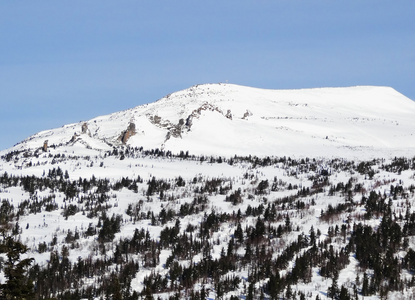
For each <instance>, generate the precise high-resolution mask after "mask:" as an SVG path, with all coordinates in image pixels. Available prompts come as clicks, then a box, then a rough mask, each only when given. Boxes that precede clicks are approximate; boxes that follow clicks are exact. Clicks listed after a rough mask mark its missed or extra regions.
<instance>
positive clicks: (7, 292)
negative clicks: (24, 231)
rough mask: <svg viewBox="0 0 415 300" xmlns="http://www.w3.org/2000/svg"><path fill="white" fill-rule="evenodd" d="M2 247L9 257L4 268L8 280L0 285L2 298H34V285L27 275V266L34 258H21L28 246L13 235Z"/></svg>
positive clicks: (20, 299) (13, 299) (8, 299)
mask: <svg viewBox="0 0 415 300" xmlns="http://www.w3.org/2000/svg"><path fill="white" fill-rule="evenodd" d="M0 249H1V251H0V252H1V253H7V259H8V260H7V262H6V266H5V268H4V275H5V277H6V279H7V280H6V282H5V283H4V284H2V285H0V293H1V296H0V298H1V299H5V300H25V299H33V296H34V292H33V288H34V286H33V283H32V281H30V279H29V278H28V277H27V276H26V272H27V268H28V267H29V266H30V264H31V263H32V261H33V258H26V259H23V260H20V255H21V254H24V253H26V251H27V247H26V246H25V245H23V244H22V243H20V242H18V241H15V240H14V239H13V238H12V237H7V238H6V240H5V241H4V243H3V244H2V245H1V248H0Z"/></svg>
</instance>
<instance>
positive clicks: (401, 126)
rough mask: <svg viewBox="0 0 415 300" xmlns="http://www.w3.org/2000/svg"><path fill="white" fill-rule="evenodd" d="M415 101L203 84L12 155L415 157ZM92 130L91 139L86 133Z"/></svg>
mask: <svg viewBox="0 0 415 300" xmlns="http://www.w3.org/2000/svg"><path fill="white" fill-rule="evenodd" d="M414 117H415V102H413V101H411V100H410V99H408V98H406V97H405V96H403V95H401V94H399V93H398V92H396V91H395V90H393V89H392V88H387V87H372V86H361V87H349V88H318V89H303V90H264V89H257V88H250V87H243V86H237V85H231V84H205V85H198V86H193V87H191V88H189V89H186V90H183V91H179V92H176V93H173V94H170V95H168V96H166V97H164V98H162V99H160V100H158V101H156V102H154V103H151V104H147V105H142V106H138V107H135V108H133V109H130V110H126V111H122V112H117V113H114V114H111V115H107V116H101V117H97V118H95V119H92V120H89V121H86V122H80V123H77V124H70V125H66V126H63V127H62V128H58V129H52V130H47V131H44V132H40V133H38V134H36V135H34V136H32V137H30V138H28V139H26V140H25V141H23V142H22V143H20V144H18V145H16V146H15V147H14V148H13V150H22V149H31V150H32V151H33V150H36V149H38V148H40V147H41V146H42V145H43V143H44V141H45V140H48V143H49V145H52V146H56V147H58V148H59V149H60V151H63V152H69V153H70V152H72V151H71V147H77V146H82V147H85V148H87V149H94V150H98V151H99V150H108V149H111V148H112V147H113V146H118V145H120V144H122V142H121V139H120V138H119V137H120V136H122V134H123V132H125V131H126V130H127V128H129V126H130V124H134V125H135V134H134V136H131V138H129V139H128V141H127V142H126V144H127V145H128V146H131V147H144V148H145V149H156V148H158V149H160V150H166V151H167V150H170V151H172V152H173V153H179V152H180V151H189V152H191V153H193V154H198V155H202V154H204V155H226V156H233V155H258V156H267V155H275V156H283V155H291V156H295V157H305V156H309V157H323V156H324V157H350V158H360V159H361V158H366V159H368V158H373V157H394V156H400V155H410V154H412V153H413V152H414V149H415V125H414V123H413V119H414ZM85 124H86V125H87V127H88V133H82V131H83V129H82V128H83V126H84V125H85Z"/></svg>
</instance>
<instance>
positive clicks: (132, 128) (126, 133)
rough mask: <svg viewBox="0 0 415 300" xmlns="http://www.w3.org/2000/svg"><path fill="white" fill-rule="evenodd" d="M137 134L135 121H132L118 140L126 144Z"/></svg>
mask: <svg viewBox="0 0 415 300" xmlns="http://www.w3.org/2000/svg"><path fill="white" fill-rule="evenodd" d="M135 134H136V131H135V124H134V123H133V122H130V125H128V128H127V130H125V131H123V132H122V133H121V135H120V137H119V138H118V140H120V141H121V142H122V143H123V144H126V143H127V141H128V140H129V139H130V137H132V136H133V135H135Z"/></svg>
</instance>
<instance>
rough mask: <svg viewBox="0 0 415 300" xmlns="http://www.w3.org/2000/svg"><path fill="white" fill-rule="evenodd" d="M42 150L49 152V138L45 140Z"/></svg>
mask: <svg viewBox="0 0 415 300" xmlns="http://www.w3.org/2000/svg"><path fill="white" fill-rule="evenodd" d="M42 150H43V151H44V152H47V151H48V140H46V141H44V142H43V147H42Z"/></svg>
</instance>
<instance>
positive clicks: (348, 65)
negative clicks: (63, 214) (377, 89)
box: [0, 0, 415, 149]
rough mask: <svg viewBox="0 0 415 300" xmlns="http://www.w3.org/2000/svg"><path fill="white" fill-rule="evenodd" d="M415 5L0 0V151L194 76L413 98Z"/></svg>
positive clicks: (147, 98)
mask: <svg viewBox="0 0 415 300" xmlns="http://www.w3.org/2000/svg"><path fill="white" fill-rule="evenodd" d="M414 12H415V1H413V0H408V1H399V0H397V1H379V0H378V1H372V0H365V1H358V0H349V1H333V0H331V1H328V0H327V1H323V0H316V1H305V0H303V1H297V0H284V1H280V0H270V1H263V0H257V1H244V0H238V1H234V0H227V1H223V0H222V1H216V0H209V1H203V2H202V1H181V0H177V1H157V0H156V1H139V0H134V1H133V0H119V1H108V0H88V1H85V0H82V1H80V0H71V1H68V0H60V1H55V0H43V1H29V0H22V1H1V2H0V127H1V130H0V149H5V148H8V147H11V146H12V145H14V144H16V143H17V142H19V141H21V140H23V139H24V138H26V137H28V136H30V135H32V134H34V133H36V132H38V131H41V130H46V129H50V128H55V127H60V126H62V125H64V124H67V123H73V122H78V121H81V120H88V119H91V118H93V117H96V116H99V115H103V114H108V113H112V112H115V111H119V110H124V109H128V108H131V107H134V106H137V105H140V104H144V103H149V102H153V101H155V100H157V99H159V98H161V97H163V96H164V95H166V94H169V93H171V92H174V91H177V90H181V89H184V88H187V87H190V86H192V85H194V84H201V83H215V82H226V81H228V82H230V83H235V84H241V85H248V86H255V87H260V88H270V89H291V88H310V87H326V86H353V85H385V86H391V87H393V88H395V89H396V90H398V91H399V92H401V93H403V94H404V95H406V96H408V97H409V98H411V99H415V84H414V78H415V51H414V49H415V18H414V15H413V13H414Z"/></svg>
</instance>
